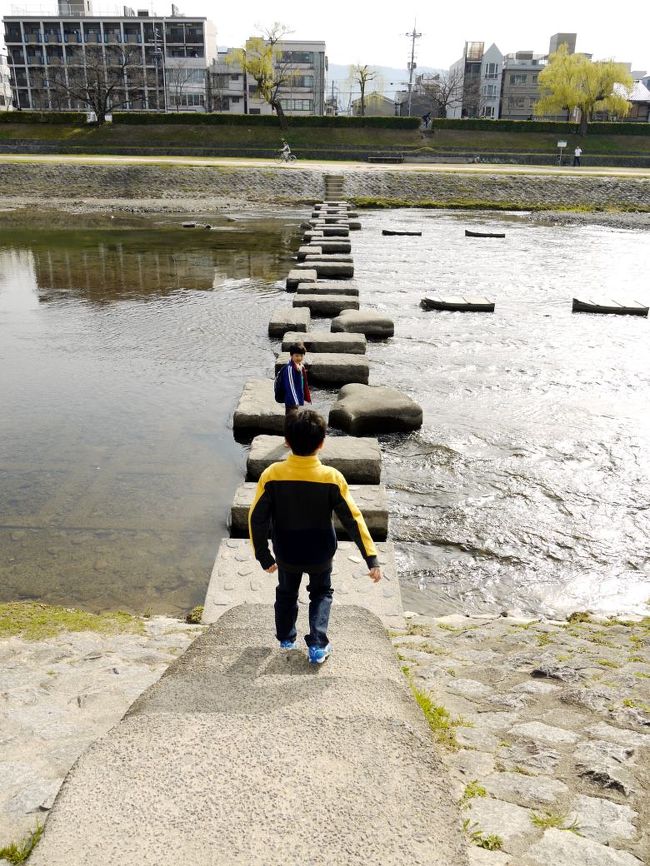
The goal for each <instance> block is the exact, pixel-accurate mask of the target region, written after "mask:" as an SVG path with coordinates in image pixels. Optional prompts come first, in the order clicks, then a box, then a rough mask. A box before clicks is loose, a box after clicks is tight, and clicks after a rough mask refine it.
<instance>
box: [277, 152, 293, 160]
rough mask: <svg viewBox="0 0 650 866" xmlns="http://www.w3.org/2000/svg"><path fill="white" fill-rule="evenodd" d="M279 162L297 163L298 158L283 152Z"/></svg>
mask: <svg viewBox="0 0 650 866" xmlns="http://www.w3.org/2000/svg"><path fill="white" fill-rule="evenodd" d="M277 159H278V162H295V161H296V159H297V157H296V156H294V155H293V153H284V151H282V152H281V153H280V154H279V156H278V158H277Z"/></svg>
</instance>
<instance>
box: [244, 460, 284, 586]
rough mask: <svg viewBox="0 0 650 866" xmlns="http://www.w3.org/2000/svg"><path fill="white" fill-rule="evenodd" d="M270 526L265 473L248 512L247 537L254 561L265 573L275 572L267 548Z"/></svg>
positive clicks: (258, 484)
mask: <svg viewBox="0 0 650 866" xmlns="http://www.w3.org/2000/svg"><path fill="white" fill-rule="evenodd" d="M270 526H271V497H270V496H269V494H268V491H267V490H266V479H265V473H262V476H261V477H260V480H259V481H258V482H257V490H256V491H255V497H254V499H253V504H252V505H251V507H250V510H249V512H248V535H249V537H250V540H251V544H252V545H253V550H254V551H255V559H257V561H258V562H259V563H260V565H261V566H262V568H263V569H264V570H265V571H269V572H271V571H275V570H276V567H277V566H276V565H275V559H274V558H273V555H272V553H271V550H270V548H269V528H270Z"/></svg>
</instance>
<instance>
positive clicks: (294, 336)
mask: <svg viewBox="0 0 650 866" xmlns="http://www.w3.org/2000/svg"><path fill="white" fill-rule="evenodd" d="M297 342H301V343H304V344H305V348H306V349H307V351H308V352H324V353H328V352H329V353H331V352H338V353H343V354H347V355H365V354H366V346H367V340H366V338H365V337H364V335H363V334H333V333H332V332H331V331H308V332H307V333H306V334H300V333H298V332H297V331H296V332H294V331H289V332H287V333H286V334H285V335H284V337H283V338H282V351H283V352H288V351H289V346H290V345H291V344H292V343H297ZM307 363H308V364H309V363H310V359H307Z"/></svg>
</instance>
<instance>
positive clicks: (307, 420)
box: [248, 410, 381, 664]
mask: <svg viewBox="0 0 650 866" xmlns="http://www.w3.org/2000/svg"><path fill="white" fill-rule="evenodd" d="M325 430H326V425H325V421H324V419H323V418H322V417H321V416H320V415H319V414H318V413H317V412H313V411H311V410H300V411H298V412H296V413H295V414H292V415H290V416H289V417H288V418H287V422H286V427H285V436H286V440H287V444H288V445H289V447H290V448H291V451H292V453H291V454H290V455H289V457H287V459H286V460H283V461H281V462H279V463H273V464H272V465H271V466H269V467H268V468H267V469H265V470H264V472H263V473H262V475H261V477H260V480H259V482H258V484H257V490H256V492H255V498H254V500H253V504H252V505H251V508H250V512H249V518H248V525H249V531H250V538H251V542H252V544H253V547H254V549H255V557H256V559H257V560H258V561H259V563H260V564H261V566H262V568H263V569H264V570H265V571H267V572H269V573H270V574H273V573H274V572H276V571H277V572H278V586H277V588H276V592H275V626H276V636H277V638H278V640H279V641H280V645H281V647H282V648H283V649H295V646H296V644H295V641H296V634H297V632H296V620H297V617H298V591H299V589H300V581H301V579H302V575H303V573H305V572H306V573H307V574H308V575H309V585H308V587H307V589H308V591H309V634H308V635H306V636H305V642H306V644H307V646H308V648H309V661H310V662H312V663H315V664H320V663H322V662H323V661H325V659H326V658H327V656H328V655H329V654H330V653H331V651H332V650H331V645H330V643H329V640H328V637H327V626H328V623H329V614H330V608H331V606H332V595H333V590H332V583H331V575H332V560H333V557H334V554H335V552H336V546H337V545H336V533H335V530H334V526H333V524H332V514H333V513H336V515H337V516H338V518H339V520H340V521H341V523H342V524H343V526H344V527H345V530H346V532H347V533H348V535H349V536H350V538H351V539H352V540H353V541H354V542H355V543H356V545H357V547H358V548H359V550H360V551H361V555H362V556H363V558H364V559H365V561H366V563H367V565H368V568H369V576H370V578H371V580H373V581H374V582H375V583H376V582H377V581H379V580H380V579H381V571H380V569H379V562H378V560H377V551H376V549H375V545H374V543H373V541H372V538H371V537H370V533H369V532H368V528H367V526H366V523H365V520H364V519H363V515H362V514H361V512H360V511H359V509H358V508H357V506H356V504H355V502H354V500H353V499H352V496H351V495H350V491H349V489H348V485H347V482H346V480H345V478H344V477H343V476H342V475H341V473H340V472H339V471H338V470H337V469H334V468H333V467H331V466H324V465H323V464H322V463H321V461H320V459H319V457H318V451H319V450H320V449H321V448H322V447H323V442H324V440H325ZM269 530H270V535H271V540H272V542H273V554H272V553H271V551H270V549H269Z"/></svg>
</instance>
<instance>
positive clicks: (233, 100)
mask: <svg viewBox="0 0 650 866" xmlns="http://www.w3.org/2000/svg"><path fill="white" fill-rule="evenodd" d="M230 101H231V102H241V96H231V97H230Z"/></svg>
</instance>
